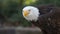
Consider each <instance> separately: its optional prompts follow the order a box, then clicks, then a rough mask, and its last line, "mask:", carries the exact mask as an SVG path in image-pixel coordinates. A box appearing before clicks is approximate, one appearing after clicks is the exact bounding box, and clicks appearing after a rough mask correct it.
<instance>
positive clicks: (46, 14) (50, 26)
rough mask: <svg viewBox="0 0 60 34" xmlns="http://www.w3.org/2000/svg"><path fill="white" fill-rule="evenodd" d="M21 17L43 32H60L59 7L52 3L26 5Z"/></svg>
mask: <svg viewBox="0 0 60 34" xmlns="http://www.w3.org/2000/svg"><path fill="white" fill-rule="evenodd" d="M22 14H23V17H24V18H25V19H26V20H28V21H30V22H31V23H32V24H34V25H35V26H37V27H39V28H40V29H41V30H42V33H43V34H60V8H58V7H54V6H52V5H43V6H26V7H24V8H23V10H22Z"/></svg>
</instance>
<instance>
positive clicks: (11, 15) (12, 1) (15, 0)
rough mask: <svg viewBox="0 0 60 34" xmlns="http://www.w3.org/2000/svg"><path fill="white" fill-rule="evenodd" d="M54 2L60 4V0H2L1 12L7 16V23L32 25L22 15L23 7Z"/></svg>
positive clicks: (0, 1) (0, 0)
mask: <svg viewBox="0 0 60 34" xmlns="http://www.w3.org/2000/svg"><path fill="white" fill-rule="evenodd" d="M50 3H51V4H54V5H55V6H60V0H0V14H2V15H3V16H4V17H5V22H6V23H7V22H8V23H17V22H19V25H23V26H31V23H30V22H29V23H28V21H26V20H25V19H24V18H23V16H22V9H23V7H24V6H28V5H33V6H36V5H41V4H50Z"/></svg>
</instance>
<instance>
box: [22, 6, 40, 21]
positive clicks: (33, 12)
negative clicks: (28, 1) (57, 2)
mask: <svg viewBox="0 0 60 34" xmlns="http://www.w3.org/2000/svg"><path fill="white" fill-rule="evenodd" d="M22 14H23V17H24V18H25V19H26V20H28V21H37V20H38V17H39V14H40V13H39V9H38V8H36V7H33V6H26V7H24V8H23V10H22Z"/></svg>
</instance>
